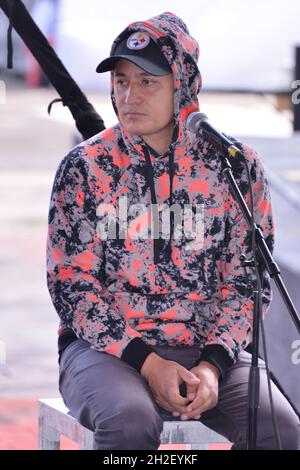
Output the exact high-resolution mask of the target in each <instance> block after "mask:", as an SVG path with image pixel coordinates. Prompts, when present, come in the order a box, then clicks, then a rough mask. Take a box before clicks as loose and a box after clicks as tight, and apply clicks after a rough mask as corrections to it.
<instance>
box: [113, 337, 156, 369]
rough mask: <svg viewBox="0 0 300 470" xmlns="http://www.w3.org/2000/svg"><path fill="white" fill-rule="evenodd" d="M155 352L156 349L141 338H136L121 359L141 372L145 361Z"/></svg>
mask: <svg viewBox="0 0 300 470" xmlns="http://www.w3.org/2000/svg"><path fill="white" fill-rule="evenodd" d="M153 352H155V351H154V349H152V348H151V347H150V346H148V344H146V343H144V341H143V340H142V339H141V338H134V339H132V340H131V341H130V343H129V344H128V345H127V346H126V348H125V349H124V351H123V353H122V356H121V359H122V360H123V361H125V362H127V364H129V365H130V366H132V367H134V368H135V369H136V370H137V371H138V372H141V368H142V366H143V364H144V362H145V360H146V359H147V357H148V356H149V354H151V353H153Z"/></svg>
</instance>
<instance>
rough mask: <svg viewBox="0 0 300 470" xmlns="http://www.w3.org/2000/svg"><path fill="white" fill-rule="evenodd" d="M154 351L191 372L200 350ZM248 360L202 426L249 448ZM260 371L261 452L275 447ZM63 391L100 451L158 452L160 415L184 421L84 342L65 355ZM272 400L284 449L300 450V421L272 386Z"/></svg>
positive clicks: (118, 363) (125, 368)
mask: <svg viewBox="0 0 300 470" xmlns="http://www.w3.org/2000/svg"><path fill="white" fill-rule="evenodd" d="M154 349H155V351H156V352H157V353H158V354H159V355H160V356H161V357H163V358H164V359H169V360H173V361H176V362H178V363H179V364H181V365H182V366H184V367H186V368H187V369H190V368H191V367H193V366H194V365H195V363H196V361H197V359H198V357H199V351H198V346H193V347H186V348H173V347H172V348H171V347H155V348H154ZM250 362H251V356H250V355H249V354H248V353H247V352H242V353H241V354H240V357H239V360H238V362H237V363H236V364H235V365H234V366H232V367H231V368H230V369H229V370H228V371H227V374H226V376H225V378H224V380H223V381H222V382H221V383H220V387H219V400H218V404H217V406H216V407H215V408H213V409H212V410H209V411H207V412H205V413H203V414H202V416H201V422H203V423H204V424H205V425H206V426H208V427H209V428H211V429H213V430H214V431H216V432H218V433H219V434H222V435H223V436H225V437H226V438H227V439H228V440H229V441H230V442H232V443H234V446H233V448H234V449H245V447H246V431H247V398H248V388H247V387H248V373H249V366H250ZM260 370H261V374H260V375H261V388H260V390H261V393H260V409H259V415H258V435H257V449H275V448H276V442H275V439H274V432H273V427H272V418H271V413H270V405H269V398H268V391H267V382H266V373H265V367H264V362H263V361H260ZM59 389H60V393H61V395H62V397H63V399H64V402H65V404H66V406H67V407H68V408H69V410H70V411H71V413H72V415H73V416H74V417H76V418H77V419H78V421H79V422H80V423H81V424H82V425H83V426H85V427H87V428H89V429H91V430H92V431H94V448H95V449H99V450H100V449H105V450H114V449H131V450H134V449H144V450H148V449H157V448H158V447H159V445H160V433H161V431H162V428H163V419H162V416H163V417H167V418H168V419H170V420H172V419H176V420H178V419H180V418H173V416H172V414H171V413H169V412H167V411H165V410H162V409H161V408H160V407H159V406H158V405H157V403H156V402H155V401H154V399H153V397H152V394H151V390H150V388H149V386H148V384H147V382H146V381H145V379H144V378H143V377H142V375H140V374H139V373H138V372H137V371H136V370H135V369H134V368H133V367H131V366H129V365H128V364H127V363H126V362H124V361H122V360H121V359H119V358H117V357H115V356H112V355H110V354H106V353H101V352H97V351H93V350H91V349H90V348H89V344H88V343H87V342H85V341H82V340H80V339H78V340H76V341H74V342H73V343H71V344H70V345H69V346H68V347H67V349H66V350H65V351H64V352H63V354H62V358H61V362H60V375H59ZM273 398H274V404H275V410H276V414H277V419H278V425H279V431H280V435H281V440H282V447H283V449H299V419H298V417H297V415H296V414H295V413H294V411H293V409H292V408H291V406H290V405H289V403H288V402H287V400H286V399H285V398H284V396H283V395H282V394H281V393H280V391H279V390H278V389H277V387H276V386H275V385H274V384H273Z"/></svg>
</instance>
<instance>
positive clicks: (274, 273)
mask: <svg viewBox="0 0 300 470" xmlns="http://www.w3.org/2000/svg"><path fill="white" fill-rule="evenodd" d="M201 131H202V133H203V134H205V136H206V137H207V139H208V140H209V141H210V142H211V143H212V144H213V145H214V147H215V148H216V150H217V151H218V153H219V154H220V155H221V161H222V174H224V175H225V177H226V180H227V182H228V185H229V189H230V192H231V194H232V196H233V197H234V198H235V200H236V201H237V202H238V204H239V207H240V209H241V210H242V213H243V215H244V217H245V219H246V221H247V223H248V225H249V227H251V228H252V227H254V233H255V242H256V247H257V250H258V252H259V254H260V263H261V265H262V271H264V270H267V271H268V273H269V275H270V277H271V278H272V279H274V281H275V283H276V286H277V288H278V290H279V293H280V295H281V297H282V299H283V301H284V302H285V305H286V307H287V309H288V311H289V313H290V315H291V317H292V320H293V322H294V324H295V326H296V328H297V331H298V333H299V334H300V319H299V316H298V313H297V310H296V308H295V306H294V304H293V302H292V300H291V298H290V296H289V293H288V291H287V289H286V287H285V285H284V283H283V281H282V278H281V275H280V269H279V267H278V265H277V264H276V263H275V261H274V258H273V256H272V254H271V252H270V250H269V247H268V245H267V244H266V241H265V238H264V236H263V233H262V231H261V229H260V228H259V227H258V226H257V224H256V223H255V221H254V220H252V214H251V212H250V210H249V208H248V206H247V204H246V202H245V199H244V197H243V195H242V193H241V191H240V189H239V187H238V185H237V183H236V180H235V178H234V176H233V174H232V166H231V164H230V162H229V159H228V157H227V155H228V156H229V157H232V158H234V157H235V156H237V155H239V156H241V157H242V158H245V156H244V154H243V152H242V151H241V150H239V149H238V147H236V146H235V145H234V143H233V142H232V141H231V140H229V139H228V138H227V137H226V136H225V135H224V134H222V140H221V139H220V138H218V137H216V136H215V135H214V134H212V133H211V132H209V131H208V130H206V129H204V128H203V129H201ZM249 183H250V184H251V182H249ZM240 260H241V263H242V264H241V265H242V266H243V267H245V268H246V267H247V266H254V261H253V260H246V257H245V256H244V255H242V256H241V257H240ZM252 290H253V293H254V309H253V334H252V348H253V349H252V361H251V368H250V372H249V383H248V391H249V396H248V429H247V431H248V432H247V450H254V449H255V447H256V436H257V412H258V408H259V389H260V375H259V367H258V352H259V325H260V319H261V316H262V312H261V308H260V306H261V302H260V299H259V291H258V282H257V279H255V281H254V282H253V283H252Z"/></svg>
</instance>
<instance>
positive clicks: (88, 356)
mask: <svg viewBox="0 0 300 470" xmlns="http://www.w3.org/2000/svg"><path fill="white" fill-rule="evenodd" d="M59 390H60V393H61V395H62V397H63V400H64V402H65V404H66V406H67V407H68V408H69V410H70V411H71V414H72V415H73V416H74V417H75V418H77V419H78V420H79V422H81V424H83V425H84V426H86V427H88V428H89V429H92V430H94V429H95V423H96V421H97V419H101V421H102V422H103V423H104V422H106V421H108V420H110V419H112V416H117V415H119V416H121V415H122V413H123V412H124V409H128V410H129V409H130V408H131V407H132V409H136V410H137V411H138V410H141V409H142V410H143V409H144V410H148V411H149V413H150V414H151V413H155V412H158V408H157V405H156V403H155V402H154V400H153V398H152V396H151V391H150V388H149V386H148V384H147V382H146V381H145V379H144V378H143V377H142V376H141V374H139V373H138V372H137V371H136V370H135V369H134V368H133V367H131V366H130V365H129V364H127V363H126V362H124V361H122V360H120V359H119V358H117V357H115V356H112V355H110V354H106V353H102V352H98V351H94V350H91V349H90V346H89V344H88V343H87V342H86V341H82V340H80V339H79V340H76V341H74V342H73V343H71V344H70V345H69V346H68V347H67V349H66V350H65V351H64V352H63V354H62V358H61V361H60V368H59ZM116 422H118V421H117V420H116Z"/></svg>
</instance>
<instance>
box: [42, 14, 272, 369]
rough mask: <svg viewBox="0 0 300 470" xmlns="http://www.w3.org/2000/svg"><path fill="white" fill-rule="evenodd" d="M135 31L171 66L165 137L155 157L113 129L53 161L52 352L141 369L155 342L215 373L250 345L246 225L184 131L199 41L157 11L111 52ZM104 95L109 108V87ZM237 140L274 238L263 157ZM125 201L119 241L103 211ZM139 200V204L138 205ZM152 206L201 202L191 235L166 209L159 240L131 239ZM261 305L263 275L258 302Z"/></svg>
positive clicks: (199, 144)
mask: <svg viewBox="0 0 300 470" xmlns="http://www.w3.org/2000/svg"><path fill="white" fill-rule="evenodd" d="M134 31H143V32H146V33H147V34H148V35H150V36H151V37H152V38H153V40H154V41H155V42H156V43H157V44H158V46H159V47H160V49H161V51H162V52H163V54H164V55H165V57H166V59H167V60H168V62H169V64H170V66H171V68H172V71H173V76H174V135H173V140H172V143H171V145H170V147H169V149H168V151H167V152H166V153H165V154H163V155H158V154H157V153H156V152H155V151H154V150H153V149H152V148H150V147H149V146H148V145H147V144H146V143H145V142H144V141H143V139H142V138H141V137H139V136H137V135H132V134H129V133H128V132H127V131H126V130H125V129H124V128H123V127H122V126H121V125H120V124H117V125H115V126H114V127H112V128H110V129H106V130H104V131H103V132H101V133H99V134H97V135H96V136H94V137H92V138H91V139H89V140H87V141H85V142H83V143H81V144H80V145H78V146H77V147H75V148H74V149H73V150H71V151H70V153H69V154H68V155H66V157H65V158H64V159H63V160H62V162H61V164H60V165H59V168H58V170H57V174H56V177H55V181H54V185H53V189H52V194H51V201H50V211H49V235H48V244H47V263H48V264H47V266H48V272H47V274H48V288H49V292H50V295H51V297H52V301H53V304H54V306H55V309H56V311H57V313H58V315H59V317H60V329H59V333H60V337H59V348H60V351H62V350H63V349H64V348H65V347H66V345H67V344H69V342H70V341H72V340H74V339H76V338H81V339H84V340H86V341H88V342H89V343H90V345H91V348H92V349H95V350H97V351H102V352H105V353H109V354H112V355H115V356H117V357H119V358H121V359H123V360H125V361H127V362H128V363H129V364H131V365H132V366H133V367H135V368H136V369H137V370H139V371H140V369H141V367H142V365H143V363H144V361H145V359H146V358H147V356H148V355H149V354H150V353H151V352H152V351H153V349H152V346H170V347H188V346H191V345H195V344H197V345H199V360H200V359H201V360H207V361H209V362H211V363H212V364H214V365H216V366H217V367H218V368H219V370H220V372H221V374H222V375H224V373H225V370H226V368H227V367H228V366H230V365H231V364H232V363H234V361H235V360H236V358H237V355H238V352H239V351H240V350H241V349H244V348H245V347H246V346H247V345H248V344H249V342H251V335H252V323H251V322H252V312H253V299H252V295H251V291H250V290H249V286H248V278H247V276H246V274H245V271H244V269H243V268H242V267H241V266H240V260H239V257H240V255H241V254H242V253H244V254H246V256H251V237H250V232H249V230H248V227H247V224H246V223H245V221H244V219H243V217H242V215H241V212H240V210H239V209H238V207H237V205H236V203H235V202H234V200H233V199H232V197H231V195H230V193H229V190H228V186H227V183H226V181H225V180H224V177H223V176H222V173H221V164H220V159H219V157H218V155H217V154H216V152H215V150H214V148H213V146H212V145H211V144H210V143H209V142H207V141H205V140H203V139H202V138H201V137H197V138H195V137H194V136H192V135H191V134H190V133H189V131H188V130H187V129H186V118H187V116H188V115H189V114H190V113H191V112H193V111H197V110H198V109H199V105H198V99H197V95H198V93H199V91H200V87H201V75H200V72H199V70H198V67H197V61H198V55H199V48H198V44H197V42H196V41H195V40H194V39H193V38H192V37H191V36H190V34H189V31H188V29H187V27H186V25H185V24H184V23H183V21H182V20H181V19H180V18H178V17H176V16H175V15H174V14H172V13H163V14H161V15H159V16H156V17H154V18H151V19H150V20H148V21H141V22H135V23H132V24H130V25H129V26H128V27H127V28H126V29H125V30H124V31H123V32H122V33H121V34H120V35H119V36H118V37H117V39H116V40H115V41H114V44H113V46H112V51H113V50H114V48H115V47H116V45H117V44H118V42H119V41H120V40H122V39H123V37H124V35H125V34H127V35H128V33H129V32H134ZM112 102H113V105H114V107H115V110H116V106H115V101H114V90H113V85H112ZM116 112H117V110H116ZM238 145H239V146H240V148H242V149H243V150H244V153H245V155H246V161H247V164H248V166H249V168H250V172H251V180H252V187H253V190H254V198H255V201H254V202H255V217H256V222H257V223H258V224H259V225H260V226H261V227H262V229H263V231H264V234H265V236H266V237H267V240H268V242H269V243H270V245H272V240H273V237H272V216H271V208H270V198H269V193H268V188H267V182H266V179H265V176H264V172H263V168H262V165H261V161H260V159H259V157H258V156H257V155H256V153H255V152H254V151H252V150H251V149H250V148H249V147H247V146H245V145H242V144H240V143H238ZM233 168H234V173H235V176H236V178H237V181H238V183H239V186H240V189H241V191H242V192H243V194H244V195H245V196H246V200H247V201H249V199H248V183H247V177H246V171H245V161H241V160H239V159H236V160H235V161H234V162H233ZM125 196H126V200H127V204H128V207H129V209H128V212H127V227H128V228H130V229H131V230H127V231H126V232H125V234H124V233H123V236H122V237H120V233H121V231H122V230H121V228H122V223H121V220H120V215H119V212H118V211H117V210H116V211H115V212H114V210H112V209H111V208H112V207H115V208H118V203H119V201H120V199H122V198H124V197H125ZM138 204H142V205H143V206H142V207H143V209H141V210H140V212H139V211H137V207H138V206H137V205H138ZM151 204H152V205H153V206H154V205H155V204H157V206H158V207H159V208H160V210H162V208H164V207H168V208H170V207H171V206H172V204H175V205H177V207H180V208H183V207H192V214H194V215H195V207H198V208H199V214H200V215H201V221H200V225H199V226H198V228H197V230H196V237H194V238H193V237H191V234H190V233H187V234H186V233H185V232H184V231H182V232H183V233H182V236H180V237H178V236H176V233H177V232H176V230H177V229H178V227H179V225H178V220H177V219H176V227H175V221H174V216H171V218H170V219H171V227H170V233H169V236H168V237H163V236H162V235H161V236H160V238H157V239H153V237H152V238H151V237H148V238H146V237H144V239H143V238H142V237H140V238H139V237H137V236H135V235H134V233H135V234H137V233H138V232H139V230H140V229H141V227H145V220H148V217H149V214H150V213H151V210H152V209H151V210H150V206H151ZM188 205H190V206H188ZM99 207H101V208H102V209H101V210H99ZM103 208H107V214H109V217H110V218H109V217H107V214H106V217H107V218H106V220H107V221H108V225H109V224H110V223H111V221H112V220H114V221H115V225H114V227H116V233H115V235H116V234H117V236H114V237H107V238H106V239H105V236H103V233H101V231H100V230H99V222H101V223H102V222H103V221H104V220H105V219H103V212H102V210H103ZM130 209H132V210H130ZM197 210H198V209H196V212H197ZM171 214H172V211H171ZM109 227H112V225H109ZM175 228H176V230H175ZM140 231H141V230H140ZM110 233H112V232H110ZM147 233H149V232H147ZM269 301H270V286H269V282H268V280H265V283H264V291H263V303H264V307H265V309H266V307H267V306H268V303H269Z"/></svg>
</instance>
